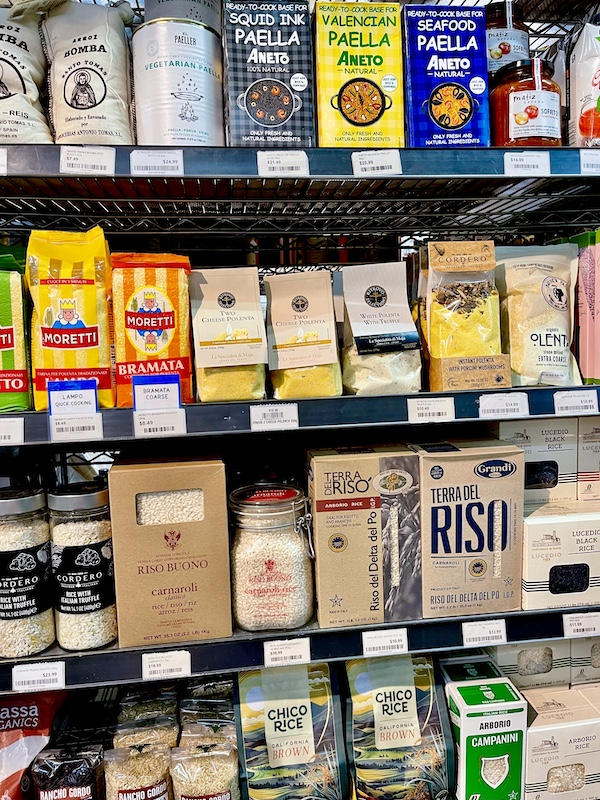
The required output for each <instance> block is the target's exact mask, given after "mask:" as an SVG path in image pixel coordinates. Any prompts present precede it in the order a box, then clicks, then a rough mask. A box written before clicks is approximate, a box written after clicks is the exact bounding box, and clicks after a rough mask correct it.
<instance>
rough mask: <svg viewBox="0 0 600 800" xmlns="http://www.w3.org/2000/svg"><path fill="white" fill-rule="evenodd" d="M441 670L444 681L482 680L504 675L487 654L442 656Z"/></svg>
mask: <svg viewBox="0 0 600 800" xmlns="http://www.w3.org/2000/svg"><path fill="white" fill-rule="evenodd" d="M440 672H441V673H442V678H443V681H444V683H464V682H465V681H480V682H481V681H489V680H490V679H491V678H502V677H503V675H502V673H501V672H500V670H499V669H498V667H497V666H496V664H494V662H493V661H492V660H491V659H490V658H488V656H487V655H480V656H466V655H464V656H454V657H453V658H440Z"/></svg>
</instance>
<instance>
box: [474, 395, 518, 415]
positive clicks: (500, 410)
mask: <svg viewBox="0 0 600 800" xmlns="http://www.w3.org/2000/svg"><path fill="white" fill-rule="evenodd" d="M528 416H529V398H528V397H527V394H526V393H525V392H500V393H498V394H482V395H480V397H479V417H480V419H487V418H488V417H500V418H501V419H507V418H508V417H528Z"/></svg>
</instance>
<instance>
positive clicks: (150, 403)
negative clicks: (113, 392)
mask: <svg viewBox="0 0 600 800" xmlns="http://www.w3.org/2000/svg"><path fill="white" fill-rule="evenodd" d="M131 385H132V387H133V407H134V408H135V410H136V411H150V412H152V411H164V410H165V409H171V408H180V406H181V382H180V379H179V375H163V376H162V378H161V377H160V376H159V375H134V376H133V377H132V379H131Z"/></svg>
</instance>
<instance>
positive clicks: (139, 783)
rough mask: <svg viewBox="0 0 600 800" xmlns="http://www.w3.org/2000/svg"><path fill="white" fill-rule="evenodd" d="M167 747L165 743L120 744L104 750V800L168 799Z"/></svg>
mask: <svg viewBox="0 0 600 800" xmlns="http://www.w3.org/2000/svg"><path fill="white" fill-rule="evenodd" d="M169 754H170V749H169V747H168V746H167V745H166V744H148V745H139V746H137V747H120V748H118V749H117V750H107V751H106V753H104V777H105V780H106V800H124V798H125V797H135V798H137V799H138V800H170V791H169V790H170V782H171V779H170V777H169V760H170V758H169Z"/></svg>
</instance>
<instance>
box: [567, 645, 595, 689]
mask: <svg viewBox="0 0 600 800" xmlns="http://www.w3.org/2000/svg"><path fill="white" fill-rule="evenodd" d="M570 641H571V681H570V682H571V683H572V684H581V683H596V682H597V681H600V637H598V636H585V637H577V638H575V639H571V640H570Z"/></svg>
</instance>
